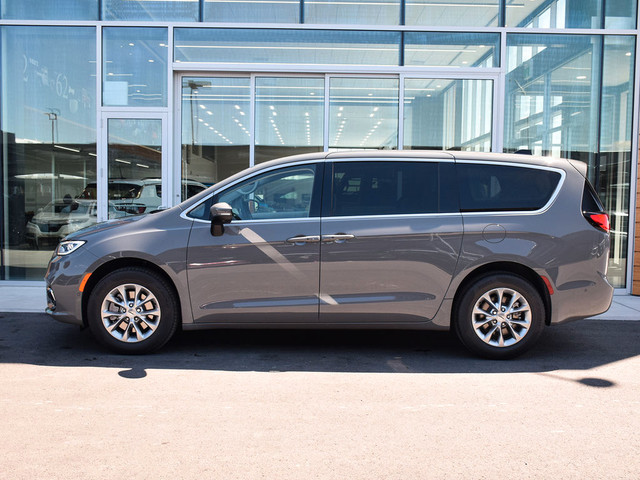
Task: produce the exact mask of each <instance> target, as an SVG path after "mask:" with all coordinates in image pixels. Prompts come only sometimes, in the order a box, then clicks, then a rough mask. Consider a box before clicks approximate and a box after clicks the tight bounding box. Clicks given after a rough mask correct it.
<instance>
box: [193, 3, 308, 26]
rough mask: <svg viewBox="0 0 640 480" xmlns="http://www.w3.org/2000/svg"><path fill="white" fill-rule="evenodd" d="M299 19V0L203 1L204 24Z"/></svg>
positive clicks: (293, 21)
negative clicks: (275, 0)
mask: <svg viewBox="0 0 640 480" xmlns="http://www.w3.org/2000/svg"><path fill="white" fill-rule="evenodd" d="M305 3H306V2H305ZM299 19H300V1H299V0H278V1H277V2H274V1H272V0H247V1H239V0H204V21H205V22H236V23H244V22H247V23H248V22H258V23H298V20H299Z"/></svg>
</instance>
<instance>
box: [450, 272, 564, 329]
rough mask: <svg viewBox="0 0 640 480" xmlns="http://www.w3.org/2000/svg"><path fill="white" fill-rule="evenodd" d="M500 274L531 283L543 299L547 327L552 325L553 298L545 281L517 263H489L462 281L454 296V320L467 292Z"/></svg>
mask: <svg viewBox="0 0 640 480" xmlns="http://www.w3.org/2000/svg"><path fill="white" fill-rule="evenodd" d="M498 273H509V274H512V275H517V276H519V277H521V278H523V279H524V280H526V281H528V282H529V283H531V285H533V287H534V288H535V289H536V291H537V292H538V294H540V297H541V298H542V302H543V304H544V310H545V319H544V322H545V324H546V325H550V324H551V296H550V295H549V290H548V288H547V286H546V284H545V282H544V280H542V277H540V275H539V274H538V273H536V271H535V270H533V269H532V268H530V267H527V266H526V265H522V264H520V263H515V262H493V263H487V264H485V265H481V266H479V267H477V268H476V269H474V270H472V271H471V272H470V273H469V274H467V276H466V277H465V278H464V280H462V282H461V283H460V284H459V285H458V287H457V288H456V291H455V294H454V296H453V309H452V313H453V315H452V320H453V317H455V316H456V312H457V310H458V309H457V307H458V304H459V302H460V299H461V298H462V296H463V295H464V292H465V290H466V289H467V288H468V287H469V286H470V285H472V284H473V283H475V282H476V281H478V280H479V279H481V278H483V277H485V276H487V275H494V274H498Z"/></svg>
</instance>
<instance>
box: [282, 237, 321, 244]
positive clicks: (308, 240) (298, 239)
mask: <svg viewBox="0 0 640 480" xmlns="http://www.w3.org/2000/svg"><path fill="white" fill-rule="evenodd" d="M319 241H320V235H296V236H295V237H291V238H287V240H286V242H287V243H293V244H294V245H304V244H305V243H318V242H319Z"/></svg>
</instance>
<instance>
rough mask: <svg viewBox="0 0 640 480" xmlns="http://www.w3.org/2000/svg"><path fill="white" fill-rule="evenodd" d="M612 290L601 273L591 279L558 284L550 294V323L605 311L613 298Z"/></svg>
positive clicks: (578, 318) (590, 315)
mask: <svg viewBox="0 0 640 480" xmlns="http://www.w3.org/2000/svg"><path fill="white" fill-rule="evenodd" d="M613 290H614V289H613V287H612V286H611V285H610V284H609V282H608V280H607V278H606V276H605V275H604V274H602V273H599V274H598V276H597V277H596V278H594V279H593V280H589V281H586V280H584V281H579V282H568V283H565V284H563V285H558V286H557V287H556V291H555V292H554V294H553V295H552V296H551V302H552V308H551V324H559V323H564V322H568V321H572V320H580V319H583V318H587V317H592V316H594V315H599V314H601V313H604V312H606V311H607V310H608V309H609V307H610V306H611V301H612V300H613Z"/></svg>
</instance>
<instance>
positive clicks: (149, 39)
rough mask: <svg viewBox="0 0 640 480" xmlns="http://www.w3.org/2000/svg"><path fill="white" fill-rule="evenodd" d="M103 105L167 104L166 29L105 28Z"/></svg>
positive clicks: (146, 105) (151, 105) (159, 105)
mask: <svg viewBox="0 0 640 480" xmlns="http://www.w3.org/2000/svg"><path fill="white" fill-rule="evenodd" d="M102 31H103V38H104V40H103V41H104V45H103V48H104V59H103V66H102V69H103V72H102V74H103V84H102V85H103V87H102V88H103V92H102V99H103V104H104V105H105V106H106V105H127V106H136V107H163V106H166V105H167V55H168V46H167V35H168V33H167V29H166V28H130V27H122V28H121V27H113V28H104V29H103V30H102Z"/></svg>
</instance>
